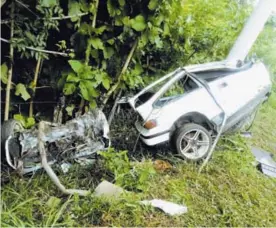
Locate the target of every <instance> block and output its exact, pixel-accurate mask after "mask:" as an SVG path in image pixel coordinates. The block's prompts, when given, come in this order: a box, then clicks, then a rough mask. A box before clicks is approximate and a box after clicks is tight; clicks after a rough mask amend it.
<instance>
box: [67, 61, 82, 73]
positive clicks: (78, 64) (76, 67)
mask: <svg viewBox="0 0 276 228" xmlns="http://www.w3.org/2000/svg"><path fill="white" fill-rule="evenodd" d="M68 62H69V64H70V66H71V67H72V69H73V70H74V71H75V72H76V73H79V72H80V71H81V69H82V67H83V64H82V62H80V61H78V60H69V61H68Z"/></svg>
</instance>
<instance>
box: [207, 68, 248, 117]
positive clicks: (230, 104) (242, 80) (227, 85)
mask: <svg viewBox="0 0 276 228" xmlns="http://www.w3.org/2000/svg"><path fill="white" fill-rule="evenodd" d="M209 86H210V89H211V91H212V92H213V93H214V95H215V96H216V98H217V100H218V102H219V103H220V105H221V106H222V108H223V109H224V111H225V113H226V115H227V116H228V117H230V116H233V115H234V114H236V113H237V112H238V111H239V110H240V109H242V108H243V107H244V106H245V105H246V104H247V102H248V101H249V98H250V97H251V96H252V88H251V86H250V85H248V75H247V74H245V73H242V72H238V73H234V74H231V75H228V76H225V77H222V78H219V79H217V80H215V81H213V82H211V83H209Z"/></svg>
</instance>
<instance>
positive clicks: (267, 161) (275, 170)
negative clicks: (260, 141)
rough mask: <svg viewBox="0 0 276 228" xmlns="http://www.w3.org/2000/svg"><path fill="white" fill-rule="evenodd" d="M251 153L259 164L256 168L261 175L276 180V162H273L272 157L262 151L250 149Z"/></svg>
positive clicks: (254, 148)
mask: <svg viewBox="0 0 276 228" xmlns="http://www.w3.org/2000/svg"><path fill="white" fill-rule="evenodd" d="M251 151H252V153H253V155H254V156H255V159H256V161H257V162H258V163H259V164H258V167H259V168H260V170H261V171H262V173H263V174H265V175H267V176H270V177H274V178H276V162H275V161H274V160H273V157H272V156H273V155H272V154H271V153H269V152H267V151H264V150H262V149H259V148H256V147H251Z"/></svg>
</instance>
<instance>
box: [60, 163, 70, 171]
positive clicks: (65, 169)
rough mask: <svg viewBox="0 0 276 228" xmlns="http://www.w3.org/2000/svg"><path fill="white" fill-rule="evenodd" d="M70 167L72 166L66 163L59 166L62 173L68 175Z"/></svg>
mask: <svg viewBox="0 0 276 228" xmlns="http://www.w3.org/2000/svg"><path fill="white" fill-rule="evenodd" d="M71 166H72V164H70V163H67V162H64V163H62V164H61V165H60V167H61V169H62V172H63V173H68V171H69V169H70V167H71Z"/></svg>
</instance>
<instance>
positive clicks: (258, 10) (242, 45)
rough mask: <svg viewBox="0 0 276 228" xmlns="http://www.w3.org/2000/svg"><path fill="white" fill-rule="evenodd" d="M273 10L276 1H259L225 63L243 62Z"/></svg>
mask: <svg viewBox="0 0 276 228" xmlns="http://www.w3.org/2000/svg"><path fill="white" fill-rule="evenodd" d="M275 8H276V0H259V2H258V4H257V5H256V6H255V9H254V11H253V13H252V14H251V16H250V18H249V19H248V21H247V22H246V24H245V26H244V28H243V30H242V32H241V34H240V35H239V37H238V39H237V40H236V42H235V44H234V46H233V47H232V49H231V51H230V53H229V54H228V57H227V61H229V62H232V63H237V62H238V61H244V59H245V58H246V56H247V55H248V53H249V51H250V49H251V47H252V46H253V44H254V43H255V41H256V39H257V37H258V35H259V34H260V33H261V31H262V30H263V27H264V25H265V23H266V21H267V20H268V18H269V16H270V15H271V13H272V11H273V10H275Z"/></svg>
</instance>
